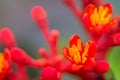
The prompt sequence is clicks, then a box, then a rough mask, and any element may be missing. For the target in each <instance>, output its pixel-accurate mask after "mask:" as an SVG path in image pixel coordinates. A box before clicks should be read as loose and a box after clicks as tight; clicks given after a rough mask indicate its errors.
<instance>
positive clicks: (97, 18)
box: [90, 6, 112, 26]
mask: <svg viewBox="0 0 120 80" xmlns="http://www.w3.org/2000/svg"><path fill="white" fill-rule="evenodd" d="M111 16H112V14H108V7H103V6H99V8H98V9H97V8H95V10H94V12H93V14H91V16H90V20H91V23H92V25H93V26H97V25H105V24H108V23H109V21H110V18H111Z"/></svg>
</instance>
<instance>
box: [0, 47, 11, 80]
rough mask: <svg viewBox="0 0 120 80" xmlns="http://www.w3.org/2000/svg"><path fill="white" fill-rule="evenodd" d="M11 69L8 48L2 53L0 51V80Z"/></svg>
mask: <svg viewBox="0 0 120 80" xmlns="http://www.w3.org/2000/svg"><path fill="white" fill-rule="evenodd" d="M10 69H11V56H10V52H9V50H8V49H5V52H4V54H2V53H0V80H2V79H3V78H4V77H5V76H6V75H7V74H8V72H9V71H10Z"/></svg>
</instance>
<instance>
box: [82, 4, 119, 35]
mask: <svg viewBox="0 0 120 80" xmlns="http://www.w3.org/2000/svg"><path fill="white" fill-rule="evenodd" d="M112 11H113V10H112V5H111V4H109V3H108V4H106V5H100V6H99V7H98V8H96V7H95V6H94V5H93V4H89V5H88V6H87V7H86V8H85V13H84V15H83V22H84V23H85V25H86V26H87V27H88V28H89V29H90V30H92V31H93V32H96V33H99V34H101V33H104V32H107V31H108V30H109V28H111V27H112V26H113V25H114V24H115V23H116V22H117V20H118V15H117V14H116V15H115V16H114V18H113V19H111V20H110V18H111V16H112Z"/></svg>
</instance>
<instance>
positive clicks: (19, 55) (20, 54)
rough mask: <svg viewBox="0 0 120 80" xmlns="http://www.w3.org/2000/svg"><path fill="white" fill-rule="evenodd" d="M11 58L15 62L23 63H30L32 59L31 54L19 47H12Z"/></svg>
mask: <svg viewBox="0 0 120 80" xmlns="http://www.w3.org/2000/svg"><path fill="white" fill-rule="evenodd" d="M11 58H12V60H13V61H14V62H16V63H19V64H22V65H28V64H29V63H30V61H31V58H30V56H29V55H27V54H26V52H25V51H23V50H22V49H19V48H12V49H11Z"/></svg>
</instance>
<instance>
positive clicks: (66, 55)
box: [62, 47, 69, 58]
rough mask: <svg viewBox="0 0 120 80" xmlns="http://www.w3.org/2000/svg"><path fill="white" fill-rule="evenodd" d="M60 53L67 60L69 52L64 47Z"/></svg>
mask: <svg viewBox="0 0 120 80" xmlns="http://www.w3.org/2000/svg"><path fill="white" fill-rule="evenodd" d="M62 53H63V55H64V56H65V57H66V58H68V56H69V50H68V49H67V48H66V47H64V48H63V49H62Z"/></svg>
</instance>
